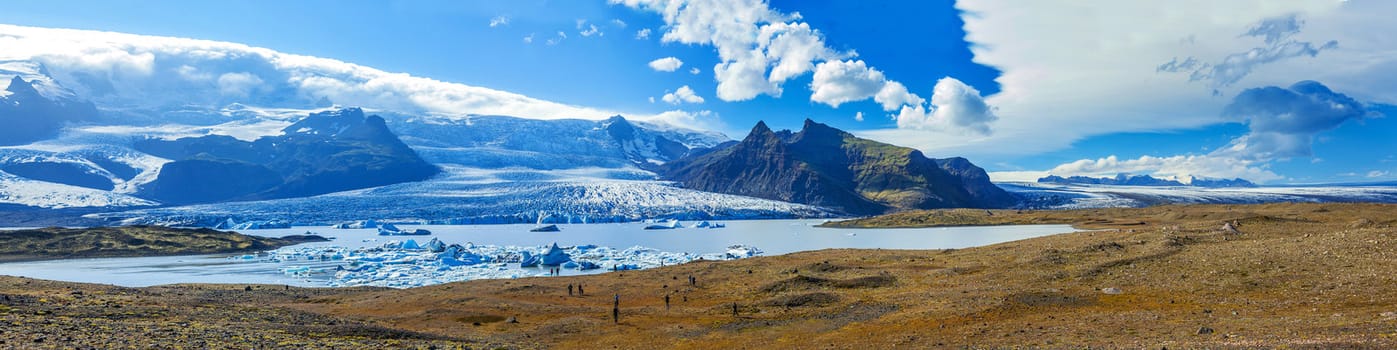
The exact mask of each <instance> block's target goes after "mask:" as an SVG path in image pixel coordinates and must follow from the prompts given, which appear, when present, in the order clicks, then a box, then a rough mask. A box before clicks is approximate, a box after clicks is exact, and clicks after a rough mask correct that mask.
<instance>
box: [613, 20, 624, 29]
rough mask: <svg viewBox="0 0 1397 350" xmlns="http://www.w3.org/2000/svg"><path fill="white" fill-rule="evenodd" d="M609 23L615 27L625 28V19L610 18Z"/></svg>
mask: <svg viewBox="0 0 1397 350" xmlns="http://www.w3.org/2000/svg"><path fill="white" fill-rule="evenodd" d="M611 25H613V26H616V27H617V28H621V29H625V28H626V21H622V20H620V19H612V20H611Z"/></svg>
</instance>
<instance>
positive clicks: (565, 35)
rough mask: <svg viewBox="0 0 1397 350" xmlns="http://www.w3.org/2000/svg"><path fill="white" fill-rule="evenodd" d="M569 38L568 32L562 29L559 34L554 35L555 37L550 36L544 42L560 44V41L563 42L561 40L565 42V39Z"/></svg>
mask: <svg viewBox="0 0 1397 350" xmlns="http://www.w3.org/2000/svg"><path fill="white" fill-rule="evenodd" d="M567 39H568V33H563V32H562V31H558V35H557V36H554V37H552V38H549V39H548V41H545V42H544V43H545V44H548V45H558V43H561V42H563V40H567Z"/></svg>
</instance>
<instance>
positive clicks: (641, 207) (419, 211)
mask: <svg viewBox="0 0 1397 350" xmlns="http://www.w3.org/2000/svg"><path fill="white" fill-rule="evenodd" d="M616 171H629V172H631V173H632V174H643V173H644V172H643V171H641V170H638V169H630V170H625V169H606V168H588V169H569V170H560V171H539V170H533V169H526V168H510V169H481V168H465V167H459V166H444V167H443V174H441V175H438V176H437V177H435V178H432V179H429V180H427V181H422V182H410V183H401V184H395V185H388V186H382V187H376V188H370V189H362V190H352V191H344V192H337V193H331V194H325V195H319V196H313V197H304V198H288V199H277V200H266V201H250V202H227V203H216V204H199V205H188V206H177V207H161V208H144V209H134V210H125V211H113V212H104V213H95V214H88V215H87V216H88V217H90V218H94V219H101V220H105V221H107V222H111V223H116V224H158V225H171V226H199V227H211V226H214V225H217V224H219V223H223V222H226V221H227V220H229V219H232V220H233V221H234V222H247V221H267V222H270V221H277V222H288V223H292V224H293V225H296V226H308V225H315V226H329V225H336V224H342V223H345V222H356V221H362V220H370V219H372V220H376V221H378V222H398V223H416V224H505V223H536V222H539V217H543V218H544V219H543V221H542V222H544V223H597V222H631V221H640V220H645V219H651V218H671V219H678V220H715V219H716V220H732V219H771V218H797V217H798V218H804V217H834V216H835V213H834V212H832V211H829V210H826V209H823V208H818V207H813V206H808V205H802V204H793V203H787V202H779V201H772V200H766V199H759V198H752V197H744V196H735V195H726V194H718V193H709V192H701V191H694V190H688V189H684V188H679V187H676V186H674V185H673V184H672V183H669V182H665V181H657V180H626V179H610V178H603V177H597V176H601V175H598V174H602V175H605V174H610V173H612V172H616Z"/></svg>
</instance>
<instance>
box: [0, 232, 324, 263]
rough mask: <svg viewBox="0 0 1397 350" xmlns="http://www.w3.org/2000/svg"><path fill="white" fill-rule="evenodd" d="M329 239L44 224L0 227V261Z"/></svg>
mask: <svg viewBox="0 0 1397 350" xmlns="http://www.w3.org/2000/svg"><path fill="white" fill-rule="evenodd" d="M330 240H331V239H330V238H326V237H323V236H319V235H287V236H282V237H264V236H257V235H245V234H242V233H238V232H232V231H218V230H212V229H188V228H172V227H162V226H119V227H87V228H64V227H45V228H38V229H17V230H6V231H0V263H18V262H33V261H50V260H72V259H102V258H139V257H165V256H185V255H189V256H196V255H210V254H238V253H248V252H260V251H264V250H271V249H277V248H280V247H285V246H291V245H296V244H302V243H313V242H328V241H330ZM35 251H38V253H35Z"/></svg>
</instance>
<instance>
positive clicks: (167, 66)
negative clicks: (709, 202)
mask: <svg viewBox="0 0 1397 350" xmlns="http://www.w3.org/2000/svg"><path fill="white" fill-rule="evenodd" d="M0 47H4V48H5V49H4V50H0V60H16V61H34V62H39V63H43V64H44V66H45V67H47V68H48V70H49V71H50V72H51V74H53V76H54V77H55V79H56V80H57V81H59V82H61V83H62V84H64V85H65V86H67V87H68V88H71V89H73V90H75V91H77V92H78V93H79V94H80V95H82V96H84V97H88V98H91V99H93V100H94V102H96V103H97V104H98V105H99V106H104V107H137V108H152V109H153V108H159V107H160V106H170V105H202V106H210V107H214V108H217V107H221V106H224V105H227V104H228V103H232V102H238V103H243V104H247V105H254V106H261V107H268V108H306V107H307V106H313V105H314V104H315V103H316V102H317V101H318V100H320V99H321V98H328V99H329V100H331V101H334V102H335V103H337V104H341V105H351V106H362V107H365V108H368V109H380V110H391V111H396V112H401V113H414V114H435V115H444V116H463V115H467V114H492V115H511V116H518V117H523V118H535V119H559V118H585V119H602V118H606V117H609V116H612V115H617V114H622V113H619V112H618V111H612V110H603V109H595V108H589V107H582V106H575V105H569V104H563V103H558V102H552V101H546V100H540V99H536V98H532V97H528V96H524V95H520V94H516V93H511V92H506V91H500V90H494V89H489V88H484V87H478V86H471V85H464V84H456V83H449V82H443V81H439V80H434V79H430V78H423V77H416V76H412V75H409V74H403V73H389V72H384V71H381V70H377V69H374V68H370V67H365V66H360V65H356V64H352V63H346V62H342V61H338V60H334V59H327V58H319V57H311V56H302V55H293V54H286V53H281V52H277V51H273V50H270V49H265V48H257V47H250V46H246V45H241V44H234V43H226V42H217V41H206V40H192V39H182V38H170V37H156V36H142V35H131V34H121V33H111V32H100V31H86V30H69V29H46V28H32V27H20V26H12V25H0ZM78 77H83V78H81V79H80V78H78ZM2 78H5V79H6V80H8V77H2ZM627 116H628V117H636V118H648V117H653V116H646V115H633V114H627Z"/></svg>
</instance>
